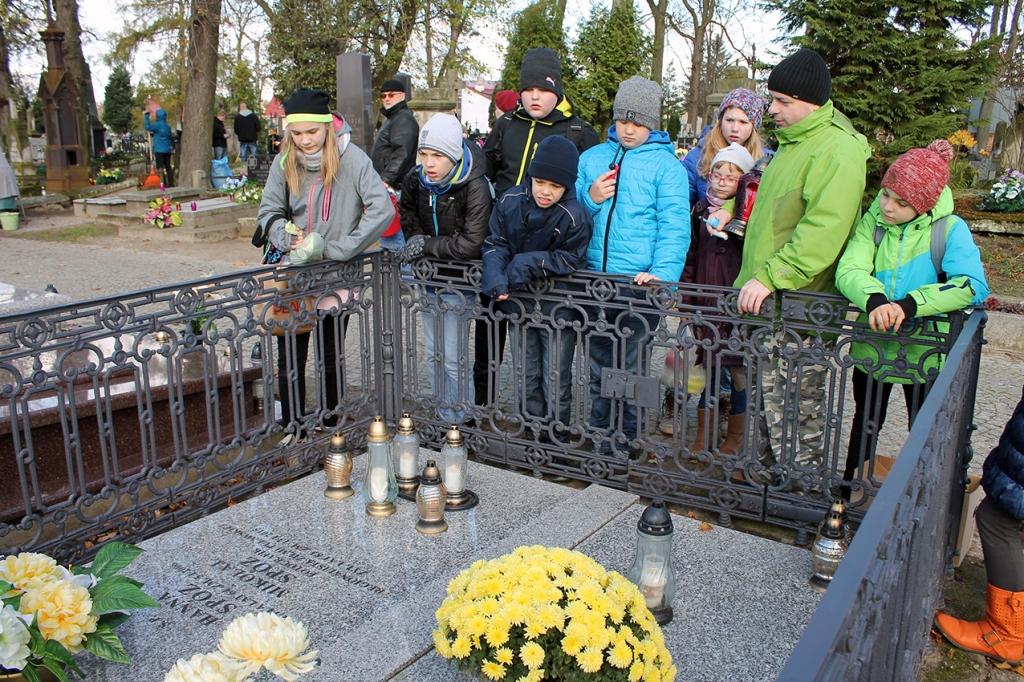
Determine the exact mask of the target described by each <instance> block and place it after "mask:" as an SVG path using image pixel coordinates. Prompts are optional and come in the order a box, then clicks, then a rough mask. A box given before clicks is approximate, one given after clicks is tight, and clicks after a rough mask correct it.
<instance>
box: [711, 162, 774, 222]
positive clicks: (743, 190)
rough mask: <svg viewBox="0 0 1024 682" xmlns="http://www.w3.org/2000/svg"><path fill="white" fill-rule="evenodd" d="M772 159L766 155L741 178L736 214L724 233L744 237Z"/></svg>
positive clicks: (737, 194)
mask: <svg viewBox="0 0 1024 682" xmlns="http://www.w3.org/2000/svg"><path fill="white" fill-rule="evenodd" d="M769 161H771V157H770V156H768V155H765V156H764V157H762V158H761V159H759V160H758V162H757V163H756V164H754V167H753V168H752V169H751V170H750V172H749V173H747V174H746V175H744V176H743V177H741V178H740V181H739V187H737V188H736V214H735V216H734V217H733V219H732V220H730V221H729V222H728V223H727V224H726V226H725V227H723V228H722V230H723V231H724V232H730V233H732V234H734V235H736V236H737V237H743V235H744V234H745V233H746V231H747V221H748V220H750V214H751V213H752V212H753V211H754V201H755V200H756V199H757V189H758V187H759V186H760V185H761V175H762V174H763V173H764V169H765V167H766V166H767V165H768V162H769Z"/></svg>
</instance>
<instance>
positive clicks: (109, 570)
mask: <svg viewBox="0 0 1024 682" xmlns="http://www.w3.org/2000/svg"><path fill="white" fill-rule="evenodd" d="M140 554H142V550H141V549H139V548H138V547H136V546H135V545H129V544H127V543H124V542H109V543H107V544H105V545H103V547H102V548H101V549H100V551H99V552H97V553H96V559H95V560H94V561H93V562H92V566H91V567H90V568H89V572H90V573H92V574H93V575H94V576H96V577H97V578H108V577H110V576H112V575H114V574H115V573H117V572H118V571H120V570H121V569H122V568H124V567H125V566H127V565H128V564H130V563H131V562H132V561H134V560H135V557H137V556H139V555H140Z"/></svg>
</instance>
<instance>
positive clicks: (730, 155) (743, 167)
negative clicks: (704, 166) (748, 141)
mask: <svg viewBox="0 0 1024 682" xmlns="http://www.w3.org/2000/svg"><path fill="white" fill-rule="evenodd" d="M723 161H728V162H729V163H731V164H732V165H734V166H736V167H737V168H739V169H740V172H742V173H749V172H750V169H751V168H753V167H754V157H753V156H751V155H750V152H748V151H747V148H746V147H744V146H743V145H741V144H737V143H736V142H733V143H732V144H730V145H729V146H728V147H723V148H722V149H721V150H720V151H719V152H718V153H717V154H715V158H714V159H712V160H711V168H714V167H715V166H717V165H718V164H720V163H722V162H723Z"/></svg>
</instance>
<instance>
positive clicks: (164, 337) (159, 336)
mask: <svg viewBox="0 0 1024 682" xmlns="http://www.w3.org/2000/svg"><path fill="white" fill-rule="evenodd" d="M153 336H155V337H156V341H157V343H170V342H171V335H170V334H168V333H167V332H165V331H164V330H163V329H161V330H160V331H158V332H157V333H156V334H154V335H153Z"/></svg>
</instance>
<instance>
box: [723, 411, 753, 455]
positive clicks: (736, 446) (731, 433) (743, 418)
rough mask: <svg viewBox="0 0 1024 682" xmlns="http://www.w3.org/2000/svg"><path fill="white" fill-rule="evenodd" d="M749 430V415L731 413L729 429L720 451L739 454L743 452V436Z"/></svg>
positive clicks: (726, 453)
mask: <svg viewBox="0 0 1024 682" xmlns="http://www.w3.org/2000/svg"><path fill="white" fill-rule="evenodd" d="M746 430H747V415H745V414H731V415H729V429H728V431H726V433H725V440H723V441H722V445H721V446H719V448H718V451H719V452H720V453H722V454H723V455H738V454H740V453H741V452H743V437H744V435H746V433H745V432H746Z"/></svg>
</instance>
